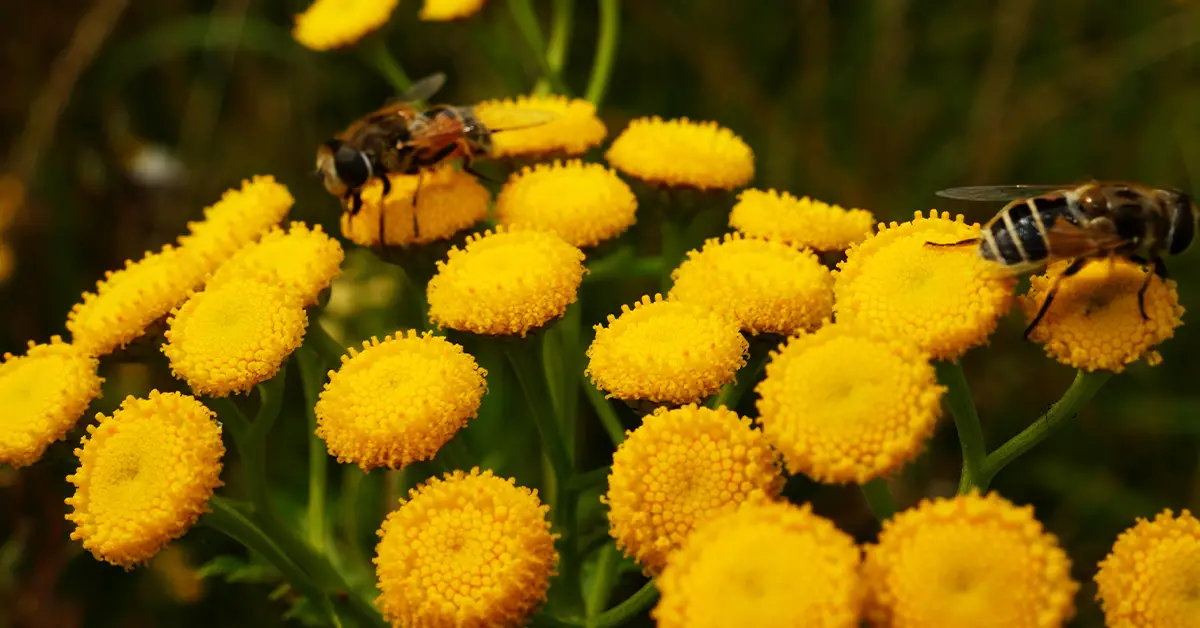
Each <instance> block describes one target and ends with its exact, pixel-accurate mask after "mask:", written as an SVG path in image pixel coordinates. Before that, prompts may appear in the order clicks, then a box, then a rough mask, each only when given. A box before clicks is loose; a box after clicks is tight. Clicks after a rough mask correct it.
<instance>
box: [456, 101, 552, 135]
mask: <svg viewBox="0 0 1200 628" xmlns="http://www.w3.org/2000/svg"><path fill="white" fill-rule="evenodd" d="M472 113H474V114H475V117H476V118H477V119H479V120H480V121H481V122H483V123H484V124H485V125H486V126H487V128H488V130H489V131H491V132H492V133H499V132H501V131H519V130H521V129H530V128H533V127H538V126H542V125H544V124H549V123H551V122H553V121H555V120H557V119H558V114H557V113H554V112H553V111H546V110H544V109H519V108H509V107H504V108H499V109H494V110H491V111H488V112H487V117H483V116H480V115H479V112H478V110H474V111H472Z"/></svg>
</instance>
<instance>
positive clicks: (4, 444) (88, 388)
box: [0, 336, 104, 467]
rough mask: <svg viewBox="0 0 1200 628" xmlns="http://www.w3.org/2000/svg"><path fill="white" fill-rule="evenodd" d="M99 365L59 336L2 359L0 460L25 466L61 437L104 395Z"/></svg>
mask: <svg viewBox="0 0 1200 628" xmlns="http://www.w3.org/2000/svg"><path fill="white" fill-rule="evenodd" d="M98 366H99V364H98V362H97V360H96V358H93V357H91V356H90V355H88V354H87V353H85V352H84V351H83V350H81V349H80V348H79V347H76V346H74V345H69V344H66V343H64V342H63V341H62V339H61V338H59V337H58V336H54V337H52V338H51V339H50V342H49V343H48V344H34V343H32V342H30V343H29V350H28V351H26V352H25V355H20V356H15V355H13V354H11V353H5V354H4V356H3V359H2V360H0V406H3V408H4V410H3V411H0V464H10V465H12V466H14V467H23V466H26V465H30V464H33V463H34V462H37V460H38V458H41V457H42V454H43V453H45V451H46V448H47V447H49V446H50V443H53V442H54V441H56V440H62V438H63V437H64V436H65V435H66V433H67V431H68V430H70V429H71V428H72V427H73V426H74V425H75V423H76V422H77V421H78V420H79V417H80V416H82V415H83V412H84V410H87V407H88V404H90V403H91V402H92V400H93V399H95V398H96V397H98V396H100V384H101V382H103V381H104V380H103V379H101V377H100V376H99V375H97V373H96V369H97V367H98Z"/></svg>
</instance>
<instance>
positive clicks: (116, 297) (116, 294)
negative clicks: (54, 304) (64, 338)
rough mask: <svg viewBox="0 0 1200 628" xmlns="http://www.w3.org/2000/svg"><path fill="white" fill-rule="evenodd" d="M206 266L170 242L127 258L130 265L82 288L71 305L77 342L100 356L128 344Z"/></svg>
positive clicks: (182, 295)
mask: <svg viewBox="0 0 1200 628" xmlns="http://www.w3.org/2000/svg"><path fill="white" fill-rule="evenodd" d="M205 272H206V268H205V266H204V265H203V264H202V263H201V262H200V261H199V260H198V259H196V258H195V257H194V256H191V255H187V254H185V253H184V250H183V249H180V248H174V247H172V246H171V245H169V244H168V245H166V246H164V247H163V249H162V250H161V251H159V252H158V253H150V252H147V253H146V255H145V256H144V257H142V259H140V260H138V261H137V262H134V261H131V260H126V262H125V268H123V269H121V270H118V271H116V272H112V271H107V272H105V273H104V280H103V281H98V282H96V292H94V293H92V292H85V293H83V301H82V302H80V303H77V304H75V306H74V307H73V308H71V313H70V314H68V315H67V329H68V330H69V331H70V332H71V341H72V344H74V345H75V346H77V347H79V348H80V349H82V350H84V351H85V352H87V353H88V354H90V355H95V356H101V355H107V354H109V353H112V352H113V351H114V350H116V349H117V348H124V347H125V345H127V344H128V343H130V342H132V341H133V340H136V339H137V338H139V337H140V336H141V335H142V334H144V333H146V328H147V327H149V326H150V324H151V323H153V322H155V321H157V320H159V319H160V318H162V317H164V316H166V315H167V313H168V312H170V311H171V309H172V308H174V307H176V306H178V305H179V304H180V303H183V302H184V300H186V299H187V296H188V291H189V290H192V289H194V288H195V287H197V286H199V285H200V283H201V282H203V281H204V275H205Z"/></svg>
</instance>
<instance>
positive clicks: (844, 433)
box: [758, 323, 946, 484]
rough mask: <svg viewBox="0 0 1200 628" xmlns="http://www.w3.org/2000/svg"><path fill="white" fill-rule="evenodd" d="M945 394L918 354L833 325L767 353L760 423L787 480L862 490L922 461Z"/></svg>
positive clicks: (760, 387)
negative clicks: (801, 478) (795, 476)
mask: <svg viewBox="0 0 1200 628" xmlns="http://www.w3.org/2000/svg"><path fill="white" fill-rule="evenodd" d="M945 392H946V389H945V387H943V386H939V385H938V383H937V378H936V375H935V373H934V370H933V366H932V365H930V364H929V361H928V358H927V357H926V356H925V355H923V354H921V353H920V352H919V351H918V350H917V349H916V348H914V347H912V346H911V345H909V344H908V343H903V342H896V341H890V340H886V339H882V338H879V337H875V336H871V335H868V334H866V333H865V332H864V331H863V330H859V329H856V328H847V327H845V326H844V325H842V324H841V323H838V324H835V325H830V326H828V327H824V328H822V329H820V330H818V331H817V332H816V333H814V334H809V335H806V336H800V337H797V338H791V339H790V340H789V341H788V343H787V345H786V346H784V347H782V348H781V349H780V350H779V351H777V352H773V354H772V360H771V362H770V363H769V364H767V376H766V378H764V379H763V381H762V382H761V383H759V385H758V393H759V395H760V398H759V400H758V412H759V422H760V423H761V424H762V427H763V432H764V433H765V434H766V435H767V438H768V439H769V440H770V441H771V444H772V445H774V446H775V448H776V449H778V450H779V452H780V453H782V454H783V456H784V459H785V460H787V466H788V470H789V471H790V472H792V473H803V474H805V475H807V476H809V477H811V478H813V479H814V480H817V481H819V482H828V483H846V482H858V483H860V484H861V483H865V482H867V481H868V480H871V479H873V478H876V477H879V476H882V475H887V474H889V473H892V472H893V471H897V470H899V469H900V468H901V467H903V466H904V465H905V464H906V463H907V462H909V461H910V460H912V459H913V458H915V457H916V456H917V455H918V454H919V453H921V449H922V447H923V446H924V444H925V441H926V440H927V439H928V438H929V436H930V434H932V433H933V428H934V425H935V424H936V423H937V419H938V416H939V414H940V411H941V405H940V401H941V397H942V395H943V394H944V393H945Z"/></svg>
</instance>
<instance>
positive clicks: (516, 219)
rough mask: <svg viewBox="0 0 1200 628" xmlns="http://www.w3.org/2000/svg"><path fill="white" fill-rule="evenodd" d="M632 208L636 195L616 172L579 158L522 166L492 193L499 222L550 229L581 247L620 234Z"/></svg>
mask: <svg viewBox="0 0 1200 628" xmlns="http://www.w3.org/2000/svg"><path fill="white" fill-rule="evenodd" d="M636 211H637V199H636V198H635V197H634V195H633V192H632V191H631V190H630V189H629V186H628V185H625V182H624V181H622V180H621V178H620V177H619V176H617V173H615V172H613V171H612V170H610V169H607V168H605V167H604V166H601V165H600V164H584V163H581V162H580V161H579V160H572V161H568V162H567V163H566V164H565V165H564V164H562V163H559V162H557V161H556V162H554V164H553V165H550V164H537V165H536V166H534V167H532V168H529V167H526V168H525V169H524V170H522V171H521V172H520V173H519V174H515V175H513V176H512V178H510V179H509V180H508V182H507V183H505V184H504V189H502V190H501V191H500V195H499V196H497V197H496V220H497V221H498V222H499V223H500V224H501V225H506V226H513V225H528V226H530V227H533V228H535V229H542V230H546V231H553V232H554V233H557V234H558V235H559V236H560V237H561V238H562V239H564V240H566V241H567V242H569V243H570V244H572V245H574V246H577V247H581V248H582V247H589V246H595V245H597V244H599V243H600V242H602V241H604V240H608V239H610V238H615V237H617V236H618V235H620V234H621V232H623V231H625V230H626V229H628V228H629V227H630V225H632V224H633V223H634V213H635V212H636Z"/></svg>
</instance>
